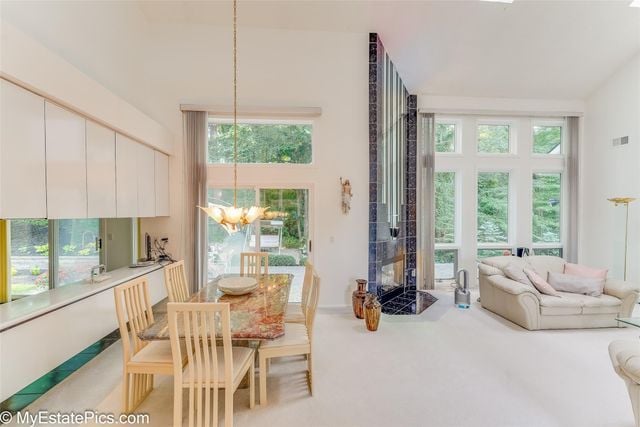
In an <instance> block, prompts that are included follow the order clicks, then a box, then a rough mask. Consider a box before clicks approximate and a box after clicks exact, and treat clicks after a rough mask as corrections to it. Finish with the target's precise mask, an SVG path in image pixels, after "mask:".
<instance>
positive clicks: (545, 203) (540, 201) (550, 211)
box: [532, 173, 562, 243]
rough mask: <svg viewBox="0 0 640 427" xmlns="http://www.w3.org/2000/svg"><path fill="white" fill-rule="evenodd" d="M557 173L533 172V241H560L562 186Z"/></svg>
mask: <svg viewBox="0 0 640 427" xmlns="http://www.w3.org/2000/svg"><path fill="white" fill-rule="evenodd" d="M561 177H562V175H561V174H559V173H534V174H533V196H532V199H533V213H532V220H533V222H532V227H533V228H532V237H533V243H560V242H561V239H560V237H561V236H560V229H561V225H562V220H561V216H560V207H561V204H562V198H561V197H562V193H561V191H562V186H561Z"/></svg>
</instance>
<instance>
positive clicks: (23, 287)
mask: <svg viewBox="0 0 640 427" xmlns="http://www.w3.org/2000/svg"><path fill="white" fill-rule="evenodd" d="M10 234H11V243H10V245H11V251H10V255H11V278H10V282H11V295H12V296H14V297H15V296H24V295H34V294H37V293H40V292H43V291H46V290H48V289H49V221H47V220H46V219H19V220H12V221H10Z"/></svg>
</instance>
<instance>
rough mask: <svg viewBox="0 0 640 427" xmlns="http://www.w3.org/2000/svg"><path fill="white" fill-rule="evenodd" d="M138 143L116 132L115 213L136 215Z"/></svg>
mask: <svg viewBox="0 0 640 427" xmlns="http://www.w3.org/2000/svg"><path fill="white" fill-rule="evenodd" d="M138 145H139V144H138V143H137V142H135V141H134V140H132V139H129V138H127V137H126V136H123V135H120V134H116V209H117V211H116V213H117V216H118V217H119V218H132V217H136V216H138V164H137V163H138Z"/></svg>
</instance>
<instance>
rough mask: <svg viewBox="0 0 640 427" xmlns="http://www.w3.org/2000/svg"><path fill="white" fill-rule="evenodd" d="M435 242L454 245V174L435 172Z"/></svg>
mask: <svg viewBox="0 0 640 427" xmlns="http://www.w3.org/2000/svg"><path fill="white" fill-rule="evenodd" d="M435 199H436V214H435V242H436V243H450V244H451V243H455V241H456V232H455V231H456V174H455V172H436V174H435Z"/></svg>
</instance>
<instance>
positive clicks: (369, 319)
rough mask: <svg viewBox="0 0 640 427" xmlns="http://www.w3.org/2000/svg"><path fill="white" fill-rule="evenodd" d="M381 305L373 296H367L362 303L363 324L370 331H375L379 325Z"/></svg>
mask: <svg viewBox="0 0 640 427" xmlns="http://www.w3.org/2000/svg"><path fill="white" fill-rule="evenodd" d="M380 313H382V305H381V304H380V302H379V301H378V298H377V297H376V296H375V295H374V294H367V297H366V299H365V301H364V323H365V324H366V325H367V329H368V330H370V331H377V330H378V325H379V324H380Z"/></svg>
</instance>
